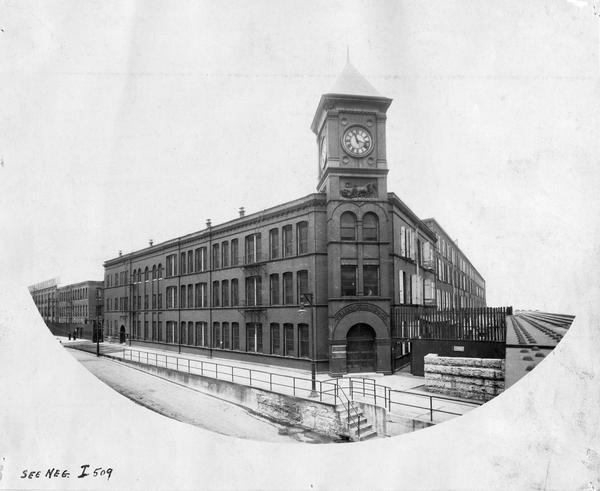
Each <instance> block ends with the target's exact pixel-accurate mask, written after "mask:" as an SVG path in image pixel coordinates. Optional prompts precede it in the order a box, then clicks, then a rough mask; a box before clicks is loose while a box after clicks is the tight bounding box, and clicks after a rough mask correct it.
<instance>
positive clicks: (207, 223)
mask: <svg viewBox="0 0 600 491" xmlns="http://www.w3.org/2000/svg"><path fill="white" fill-rule="evenodd" d="M206 226H207V227H208V228H210V218H207V219H206Z"/></svg>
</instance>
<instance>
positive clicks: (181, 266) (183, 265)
mask: <svg viewBox="0 0 600 491" xmlns="http://www.w3.org/2000/svg"><path fill="white" fill-rule="evenodd" d="M180 257H181V260H180V261H179V273H180V274H186V273H187V269H186V264H187V260H186V255H185V252H182V253H181V256H180Z"/></svg>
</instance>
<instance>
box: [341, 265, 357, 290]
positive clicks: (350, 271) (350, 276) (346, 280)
mask: <svg viewBox="0 0 600 491" xmlns="http://www.w3.org/2000/svg"><path fill="white" fill-rule="evenodd" d="M341 273H342V296H354V295H356V266H350V265H347V266H346V265H344V266H342V268H341Z"/></svg>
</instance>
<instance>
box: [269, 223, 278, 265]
mask: <svg viewBox="0 0 600 491" xmlns="http://www.w3.org/2000/svg"><path fill="white" fill-rule="evenodd" d="M269 255H270V256H271V259H277V258H278V257H279V229H277V228H274V229H272V230H269Z"/></svg>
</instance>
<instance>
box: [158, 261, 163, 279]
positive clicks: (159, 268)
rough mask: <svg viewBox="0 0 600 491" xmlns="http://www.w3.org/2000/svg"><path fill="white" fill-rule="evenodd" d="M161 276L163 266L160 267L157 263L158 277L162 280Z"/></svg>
mask: <svg viewBox="0 0 600 491" xmlns="http://www.w3.org/2000/svg"><path fill="white" fill-rule="evenodd" d="M162 277H163V267H162V264H159V265H158V279H159V280H162Z"/></svg>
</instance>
